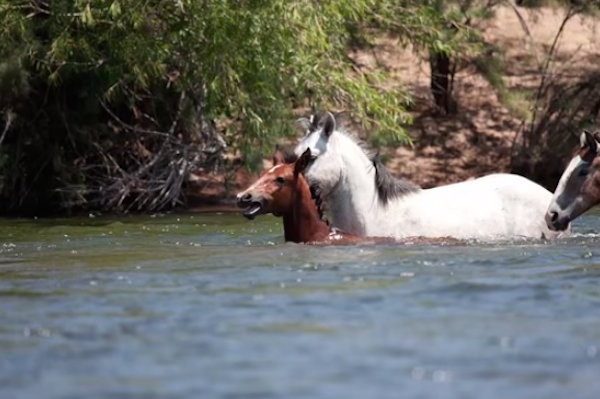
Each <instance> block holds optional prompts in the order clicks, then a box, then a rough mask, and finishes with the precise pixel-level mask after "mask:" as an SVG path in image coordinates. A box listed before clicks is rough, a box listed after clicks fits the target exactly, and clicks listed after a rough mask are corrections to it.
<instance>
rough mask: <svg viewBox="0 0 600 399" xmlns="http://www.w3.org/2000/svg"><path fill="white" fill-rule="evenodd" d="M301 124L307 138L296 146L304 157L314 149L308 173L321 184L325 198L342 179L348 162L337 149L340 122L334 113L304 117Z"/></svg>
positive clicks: (309, 177)
mask: <svg viewBox="0 0 600 399" xmlns="http://www.w3.org/2000/svg"><path fill="white" fill-rule="evenodd" d="M298 123H299V125H300V126H301V127H302V128H303V129H304V130H305V132H306V133H305V135H304V137H303V138H302V139H301V140H300V143H298V145H297V146H296V148H295V149H294V152H295V153H296V155H298V156H300V155H301V154H303V153H304V151H306V149H307V148H308V149H310V152H311V154H312V156H313V161H312V163H311V165H310V166H309V167H308V169H307V171H306V172H305V176H306V178H307V180H308V181H309V183H310V184H311V185H317V186H318V187H319V189H320V191H321V195H322V196H323V197H327V196H328V195H329V194H330V193H331V192H332V191H333V190H334V189H335V187H336V186H337V184H338V182H339V181H340V179H341V178H342V175H343V173H342V171H343V168H344V162H343V159H342V156H341V152H340V151H337V150H335V148H332V147H335V143H336V139H337V137H336V135H339V133H336V123H335V118H334V116H333V114H332V113H331V112H324V113H321V114H317V115H311V116H310V118H300V119H299V120H298Z"/></svg>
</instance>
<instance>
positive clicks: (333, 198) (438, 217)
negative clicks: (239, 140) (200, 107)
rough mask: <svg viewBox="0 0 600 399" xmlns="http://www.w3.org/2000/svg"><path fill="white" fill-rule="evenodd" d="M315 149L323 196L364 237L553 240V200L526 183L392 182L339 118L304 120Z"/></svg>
mask: <svg viewBox="0 0 600 399" xmlns="http://www.w3.org/2000/svg"><path fill="white" fill-rule="evenodd" d="M301 121H302V122H303V123H304V125H305V126H304V127H305V128H306V130H307V132H306V135H305V137H304V138H303V139H302V140H301V141H300V143H299V144H298V145H297V146H296V148H295V152H296V153H297V154H300V153H303V152H304V151H305V150H306V149H307V148H309V149H310V150H311V152H312V154H313V159H314V160H313V161H312V163H311V165H309V166H308V168H307V171H306V173H305V175H306V178H307V180H308V182H309V183H310V185H311V186H312V185H316V186H318V187H319V189H320V191H321V195H322V198H323V201H325V202H326V204H327V205H328V208H329V210H330V212H331V221H332V223H333V224H334V225H335V226H337V227H339V228H341V229H343V230H344V231H348V232H351V233H353V234H356V235H359V236H391V237H400V238H402V237H409V236H423V237H444V236H446V237H453V238H458V239H481V240H495V239H512V238H538V239H539V238H542V237H545V238H553V237H556V236H557V235H558V233H556V232H554V231H551V230H550V229H548V227H547V226H546V223H545V222H544V214H545V212H546V209H547V207H548V204H549V203H550V199H551V198H552V194H551V193H550V192H549V191H547V190H546V189H544V188H543V187H541V186H539V185H538V184H536V183H534V182H532V181H530V180H527V179H526V178H524V177H521V176H517V175H510V174H494V175H489V176H485V177H481V178H478V179H474V180H469V181H465V182H461V183H456V184H450V185H447V186H441V187H436V188H431V189H421V188H419V187H418V186H416V185H414V184H412V183H410V182H408V181H406V180H402V179H396V178H394V177H392V176H391V175H390V173H389V172H388V171H387V170H386V169H385V167H384V166H383V165H382V164H381V163H380V162H379V161H378V160H373V159H371V158H370V157H369V156H368V155H367V154H366V152H365V151H364V150H363V149H362V148H361V146H360V145H359V144H358V143H357V141H356V140H355V139H353V138H352V137H350V136H349V135H347V134H346V133H344V132H342V131H339V130H336V123H335V119H334V117H333V115H332V114H331V113H325V114H323V115H321V116H320V117H317V116H312V117H311V119H310V120H308V119H304V120H301Z"/></svg>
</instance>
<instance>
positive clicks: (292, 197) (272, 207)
mask: <svg viewBox="0 0 600 399" xmlns="http://www.w3.org/2000/svg"><path fill="white" fill-rule="evenodd" d="M311 160H312V156H311V153H310V149H307V150H306V151H305V152H304V153H303V154H302V155H301V156H300V157H299V158H298V159H297V160H296V161H295V162H293V163H283V156H282V154H281V153H279V152H276V153H275V155H274V156H273V164H274V166H273V167H272V168H271V169H269V170H268V171H266V172H265V173H263V174H262V176H261V177H260V178H259V179H258V180H257V181H256V182H255V183H254V184H252V185H251V186H250V187H248V188H247V189H246V190H244V191H242V192H241V193H239V194H238V195H237V202H238V206H239V207H240V208H244V211H243V212H242V213H243V215H244V216H245V217H246V218H248V219H254V218H255V217H256V216H258V215H262V214H266V213H272V214H274V215H275V216H282V217H283V230H284V236H285V241H292V242H296V243H308V244H320V245H327V244H336V245H344V244H382V243H383V244H386V243H396V244H405V245H415V244H438V245H449V244H458V243H459V242H458V241H457V240H453V239H451V238H448V237H439V238H433V239H432V238H426V237H410V238H407V239H403V240H397V239H394V238H392V237H358V236H356V235H353V234H349V233H346V232H343V231H340V230H338V229H336V228H332V227H331V226H329V224H328V223H327V222H325V221H324V220H323V218H322V212H321V210H320V208H318V207H317V205H316V204H315V202H314V200H313V195H312V193H311V190H310V188H309V186H308V183H307V182H306V180H305V178H304V176H303V174H302V173H303V171H304V169H305V168H306V165H308V164H309V163H310V162H311ZM317 201H319V199H318V198H317Z"/></svg>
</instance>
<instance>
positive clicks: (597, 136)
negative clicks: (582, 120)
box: [594, 132, 600, 154]
mask: <svg viewBox="0 0 600 399" xmlns="http://www.w3.org/2000/svg"><path fill="white" fill-rule="evenodd" d="M594 140H595V141H596V148H597V149H598V148H600V132H594ZM597 153H598V150H596V154H597Z"/></svg>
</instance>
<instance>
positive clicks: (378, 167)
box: [336, 128, 421, 205]
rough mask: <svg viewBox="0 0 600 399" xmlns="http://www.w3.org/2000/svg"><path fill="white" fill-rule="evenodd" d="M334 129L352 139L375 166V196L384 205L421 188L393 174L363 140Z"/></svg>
mask: <svg viewBox="0 0 600 399" xmlns="http://www.w3.org/2000/svg"><path fill="white" fill-rule="evenodd" d="M336 131H337V132H338V133H341V134H342V135H344V136H345V137H347V138H349V139H350V140H352V142H354V144H356V145H357V146H358V147H359V148H360V149H361V150H362V151H363V153H364V154H365V155H366V156H367V158H369V160H370V161H371V163H372V164H373V167H374V168H375V187H376V188H377V196H378V197H379V201H380V202H381V203H382V204H383V205H386V204H387V203H388V202H390V201H391V200H393V199H394V198H400V197H402V196H404V195H406V194H410V193H414V192H416V191H419V190H420V189H421V187H420V186H419V185H417V184H415V183H413V182H411V181H410V180H408V179H402V178H397V177H395V176H393V175H392V174H391V173H390V171H389V170H388V169H387V168H386V167H385V165H384V164H383V163H382V162H381V160H380V159H379V155H378V154H376V153H373V151H372V150H371V149H369V147H368V146H367V144H366V143H365V142H364V141H362V140H360V139H359V138H357V137H355V136H354V135H352V134H350V133H348V132H347V131H346V130H343V129H339V128H338V129H336Z"/></svg>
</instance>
